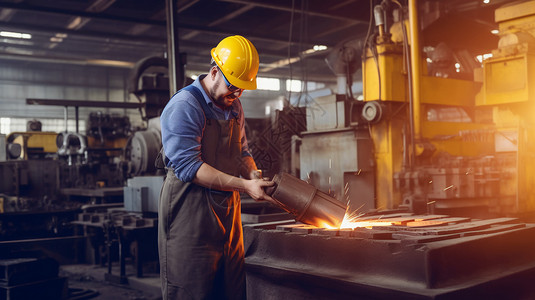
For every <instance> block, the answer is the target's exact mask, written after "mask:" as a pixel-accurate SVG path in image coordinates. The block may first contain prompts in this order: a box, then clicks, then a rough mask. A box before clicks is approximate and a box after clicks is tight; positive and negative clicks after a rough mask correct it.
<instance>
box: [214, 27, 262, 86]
mask: <svg viewBox="0 0 535 300" xmlns="http://www.w3.org/2000/svg"><path fill="white" fill-rule="evenodd" d="M210 53H211V54H212V58H213V59H214V61H215V63H216V64H217V66H218V67H219V69H221V71H222V72H223V74H224V75H225V77H226V78H227V80H228V81H229V82H230V83H231V84H232V85H234V86H237V87H239V88H240V89H244V90H256V73H258V63H259V61H258V52H257V51H256V48H255V47H254V45H253V43H251V42H250V41H249V40H248V39H246V38H244V37H243V36H240V35H233V36H229V37H226V38H224V39H223V40H222V41H221V42H219V44H218V45H217V46H216V47H215V48H213V49H212V51H210Z"/></svg>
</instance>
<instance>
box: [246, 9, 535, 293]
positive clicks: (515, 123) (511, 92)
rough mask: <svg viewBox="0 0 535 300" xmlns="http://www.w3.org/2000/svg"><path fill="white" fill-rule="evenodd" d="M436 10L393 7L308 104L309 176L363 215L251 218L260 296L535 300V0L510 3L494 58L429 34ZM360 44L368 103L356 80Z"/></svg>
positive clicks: (303, 154) (304, 169)
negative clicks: (323, 93)
mask: <svg viewBox="0 0 535 300" xmlns="http://www.w3.org/2000/svg"><path fill="white" fill-rule="evenodd" d="M429 7H432V5H429V6H426V8H429ZM437 7H438V6H437ZM421 8H422V6H419V5H418V1H415V0H409V1H408V5H407V6H404V5H402V4H401V3H400V2H398V1H382V2H381V3H380V4H379V5H377V6H376V7H375V8H374V15H375V19H374V21H375V25H376V29H375V32H374V33H371V32H370V34H369V35H368V36H367V37H366V39H365V40H364V41H363V43H358V42H346V43H342V44H341V46H340V47H339V48H338V49H336V51H337V53H338V58H334V59H333V58H332V57H331V58H329V59H330V61H328V62H329V63H330V64H331V65H332V69H333V71H335V73H336V75H337V77H338V79H339V80H338V84H339V88H338V92H337V95H333V96H327V97H323V98H319V99H316V101H315V102H314V103H313V104H312V105H310V106H309V107H307V130H306V131H305V132H302V133H301V137H300V141H301V147H300V150H299V151H300V152H299V155H300V163H301V165H300V170H301V174H300V175H299V176H300V178H301V179H302V180H304V181H306V182H308V183H310V184H312V185H313V186H316V187H318V189H319V190H321V191H323V192H324V193H326V194H328V195H330V196H331V197H333V198H336V199H338V201H340V202H341V203H342V205H347V207H348V210H347V212H346V214H345V217H344V219H343V221H342V223H341V224H340V226H335V228H332V227H329V226H326V225H325V224H323V225H322V224H321V222H318V221H315V222H310V221H309V220H301V221H303V223H308V224H314V225H316V226H311V225H307V224H302V223H299V222H294V221H285V222H282V221H280V222H271V223H264V224H252V225H246V226H245V228H244V236H245V248H246V259H245V261H246V271H247V293H248V297H250V298H255V299H257V298H258V299H279V298H282V297H286V298H288V297H289V298H292V299H338V298H348V299H505V298H509V299H531V298H533V297H535V289H534V288H533V286H532V284H531V283H532V281H533V278H535V256H534V255H533V253H535V249H534V247H533V240H534V239H535V231H534V230H533V229H534V228H533V224H529V223H524V222H532V221H533V217H534V216H535V191H534V190H533V188H532V186H533V183H534V181H533V178H534V172H535V168H534V167H533V166H534V165H535V164H534V163H535V162H534V158H533V149H534V142H535V136H534V133H533V128H535V126H534V125H535V124H534V123H533V122H534V121H533V117H532V116H533V111H534V108H535V105H534V103H532V102H534V101H535V93H534V92H533V87H534V86H535V82H534V74H533V71H534V70H535V66H534V65H533V59H534V56H533V48H534V47H535V31H534V30H533V24H534V20H535V1H519V2H514V3H510V4H508V5H505V6H503V7H501V8H498V9H497V10H496V11H495V20H496V23H497V26H498V28H499V32H498V34H497V36H498V37H499V42H498V43H497V49H495V50H493V51H492V56H491V57H490V58H487V59H484V60H483V61H482V64H480V63H478V62H477V61H476V60H475V54H484V53H474V55H473V56H470V55H469V54H470V53H468V52H467V51H460V52H456V51H459V49H455V50H454V49H452V48H451V47H450V46H449V45H448V43H445V42H434V43H431V42H430V41H429V39H428V40H426V39H425V32H426V28H424V29H423V30H422V28H421V27H420V26H421V25H423V24H424V23H423V22H421V19H419V17H418V16H419V13H421V10H420V9H421ZM434 13H435V14H433V16H437V15H440V14H441V13H442V12H440V11H434ZM487 34H488V35H489V36H491V37H492V35H491V34H490V33H487ZM435 38H437V37H435ZM438 38H440V37H438ZM359 45H360V46H359ZM424 46H425V50H426V51H423V49H424ZM359 50H361V51H362V78H363V101H356V100H355V99H353V95H352V94H351V93H350V92H348V91H349V90H350V89H351V88H350V87H348V86H347V85H348V84H347V83H348V81H349V82H351V81H350V80H346V79H344V78H343V77H344V76H346V77H349V76H351V75H352V73H351V72H350V71H347V72H346V73H345V74H344V72H343V70H344V69H346V70H351V69H352V68H353V64H354V63H355V59H354V57H355V55H354V53H355V52H358V51H359ZM424 53H426V55H424ZM456 62H457V66H456V65H455V63H456ZM340 64H341V65H342V67H340ZM344 64H345V68H344V67H343V66H344ZM479 65H481V66H479ZM277 180H278V181H279V182H278V183H279V184H280V178H278V179H277ZM296 185H298V184H297V183H296ZM277 188H279V186H278V187H277ZM294 188H295V189H294V190H293V191H294V195H293V197H294V198H295V199H294V200H295V201H298V200H299V199H301V198H307V199H310V198H311V196H310V195H311V194H312V193H310V192H309V191H307V190H302V191H299V189H298V188H297V187H294ZM283 190H284V189H283ZM289 190H291V189H289ZM272 195H275V196H277V195H276V194H275V193H273V194H272ZM278 197H281V196H280V195H279V196H278ZM286 197H292V196H291V194H289V195H284V197H283V198H284V199H286ZM279 202H280V201H279ZM283 202H286V200H285V201H283ZM281 205H282V206H284V205H285V203H281ZM289 210H290V209H289ZM302 211H307V210H306V209H303V208H302V207H301V211H300V212H302ZM315 217H324V216H322V212H320V213H316V214H315ZM325 219H326V220H328V218H325ZM275 245H276V246H275Z"/></svg>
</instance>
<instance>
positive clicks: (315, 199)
mask: <svg viewBox="0 0 535 300" xmlns="http://www.w3.org/2000/svg"><path fill="white" fill-rule="evenodd" d="M273 181H274V182H275V185H274V186H273V187H269V188H267V189H266V193H267V194H268V195H270V196H271V197H272V198H273V200H275V202H276V203H277V204H278V205H279V206H280V207H281V208H282V209H284V210H286V211H287V212H289V213H291V214H293V215H294V216H295V217H296V218H295V219H296V220H297V221H300V222H303V223H306V224H310V225H314V226H317V227H333V228H338V227H340V224H341V223H342V220H343V218H344V216H345V213H346V210H347V206H346V205H345V204H343V203H341V202H340V201H338V200H336V199H335V198H333V197H331V196H329V195H327V194H326V193H324V192H322V191H320V190H318V189H317V188H315V187H314V186H312V185H310V184H308V183H306V182H305V181H303V180H301V179H299V178H297V177H295V176H292V175H290V174H288V173H285V172H282V173H280V174H276V175H275V176H274V177H273Z"/></svg>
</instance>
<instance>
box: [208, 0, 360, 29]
mask: <svg viewBox="0 0 535 300" xmlns="http://www.w3.org/2000/svg"><path fill="white" fill-rule="evenodd" d="M219 1H222V2H230V3H236V4H243V5H253V6H255V7H262V8H268V9H273V10H279V11H287V12H295V13H299V14H306V15H309V16H315V17H322V18H327V19H333V20H339V21H343V22H348V23H352V24H368V22H365V21H361V20H357V19H352V18H346V17H341V16H337V15H331V14H326V13H321V12H316V11H310V10H307V11H302V10H299V9H293V8H291V7H288V6H280V5H273V4H267V3H260V2H252V1H249V0H219Z"/></svg>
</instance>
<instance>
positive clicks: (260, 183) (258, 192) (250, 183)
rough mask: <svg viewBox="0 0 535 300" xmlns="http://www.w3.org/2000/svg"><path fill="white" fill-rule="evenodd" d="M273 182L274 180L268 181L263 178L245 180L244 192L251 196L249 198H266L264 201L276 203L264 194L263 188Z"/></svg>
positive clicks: (259, 199)
mask: <svg viewBox="0 0 535 300" xmlns="http://www.w3.org/2000/svg"><path fill="white" fill-rule="evenodd" d="M260 176H261V175H260ZM274 184H275V182H273V181H270V180H264V179H251V180H246V182H245V192H246V193H247V194H248V195H249V196H251V198H253V199H255V200H257V201H261V200H266V201H269V202H271V203H274V204H276V202H275V200H273V198H271V197H270V196H269V195H268V194H266V191H265V190H264V189H265V188H266V187H269V186H273V185H274Z"/></svg>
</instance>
